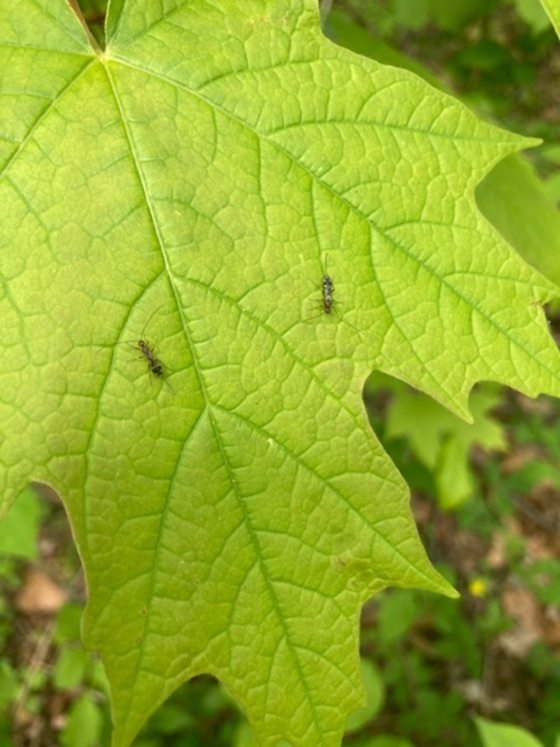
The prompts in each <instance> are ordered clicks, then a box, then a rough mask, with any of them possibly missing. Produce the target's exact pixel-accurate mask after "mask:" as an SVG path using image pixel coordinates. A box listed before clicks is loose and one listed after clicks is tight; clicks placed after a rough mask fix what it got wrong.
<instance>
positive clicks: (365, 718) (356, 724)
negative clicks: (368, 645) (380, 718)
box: [345, 659, 385, 734]
mask: <svg viewBox="0 0 560 747" xmlns="http://www.w3.org/2000/svg"><path fill="white" fill-rule="evenodd" d="M360 671H361V674H362V680H363V682H364V685H365V690H366V704H365V706H364V707H363V708H360V709H359V710H358V711H354V713H351V714H350V716H349V717H348V720H347V721H346V728H345V732H346V734H353V733H354V732H357V731H359V730H360V729H361V728H362V727H364V726H365V725H366V724H367V723H369V722H371V721H373V719H374V718H375V716H376V715H377V713H378V712H379V710H380V708H381V706H382V705H383V698H384V694H385V685H384V683H383V677H382V676H381V673H380V672H379V670H378V669H377V667H376V666H375V665H374V664H373V662H371V661H369V659H362V660H361V661H360Z"/></svg>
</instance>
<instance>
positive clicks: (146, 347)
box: [137, 339, 165, 379]
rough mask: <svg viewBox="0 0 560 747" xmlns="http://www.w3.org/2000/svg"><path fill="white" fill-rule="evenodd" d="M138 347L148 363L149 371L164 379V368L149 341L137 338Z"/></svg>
mask: <svg viewBox="0 0 560 747" xmlns="http://www.w3.org/2000/svg"><path fill="white" fill-rule="evenodd" d="M137 345H138V347H139V348H140V352H141V353H142V355H143V356H144V358H145V359H146V361H147V363H148V368H149V369H150V372H151V373H153V375H154V376H157V378H158V379H165V368H164V365H163V363H162V362H161V361H160V359H159V358H157V357H156V354H155V352H154V350H153V348H152V347H151V345H150V343H149V342H148V341H147V340H142V339H141V340H138V342H137Z"/></svg>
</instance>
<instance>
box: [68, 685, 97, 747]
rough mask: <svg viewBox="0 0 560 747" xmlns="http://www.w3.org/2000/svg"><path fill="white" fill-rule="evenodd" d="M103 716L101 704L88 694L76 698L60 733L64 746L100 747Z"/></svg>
mask: <svg viewBox="0 0 560 747" xmlns="http://www.w3.org/2000/svg"><path fill="white" fill-rule="evenodd" d="M102 729H103V717H102V714H101V712H100V708H99V706H98V705H97V704H96V703H94V702H93V701H92V700H91V698H90V697H89V696H88V695H83V696H82V697H81V698H79V700H76V701H75V702H74V703H73V705H72V708H71V709H70V715H69V717H68V722H67V723H66V726H65V728H64V730H63V732H62V734H61V735H60V744H61V745H62V747H100V738H101V733H102Z"/></svg>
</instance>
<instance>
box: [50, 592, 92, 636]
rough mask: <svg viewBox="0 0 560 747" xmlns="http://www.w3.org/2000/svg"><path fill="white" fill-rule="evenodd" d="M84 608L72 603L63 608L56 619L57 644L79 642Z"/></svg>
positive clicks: (55, 634)
mask: <svg viewBox="0 0 560 747" xmlns="http://www.w3.org/2000/svg"><path fill="white" fill-rule="evenodd" d="M83 611H84V608H83V606H82V605H80V604H74V603H72V602H70V603H69V604H65V605H64V607H62V608H61V609H60V611H59V613H58V615H57V617H56V628H55V631H54V635H53V639H54V640H55V641H56V642H57V643H66V642H67V641H79V640H80V630H81V624H82V622H81V621H82V614H83Z"/></svg>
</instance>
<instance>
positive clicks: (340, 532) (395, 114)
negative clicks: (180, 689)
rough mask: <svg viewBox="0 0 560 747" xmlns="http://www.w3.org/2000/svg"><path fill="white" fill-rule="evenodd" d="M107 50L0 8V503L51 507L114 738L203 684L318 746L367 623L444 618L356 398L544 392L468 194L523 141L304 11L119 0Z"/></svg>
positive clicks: (503, 260) (529, 320)
mask: <svg viewBox="0 0 560 747" xmlns="http://www.w3.org/2000/svg"><path fill="white" fill-rule="evenodd" d="M107 40H108V46H107V49H106V51H105V52H103V53H99V52H96V51H95V50H93V49H92V48H91V47H90V46H89V42H88V38H87V37H86V34H85V31H84V29H83V26H82V25H81V24H80V22H79V21H78V20H77V19H75V18H74V17H73V16H72V13H71V11H70V9H69V7H68V6H67V5H66V3H65V2H64V1H63V0H17V2H14V3H10V4H7V3H4V4H2V5H1V6H0V55H1V59H0V69H1V70H2V78H1V86H2V89H1V92H2V99H1V100H2V102H3V108H2V119H1V122H0V134H1V136H2V140H1V141H0V142H1V147H2V151H1V152H0V155H1V159H2V160H1V161H0V206H1V210H2V216H1V220H0V262H1V266H0V277H1V278H2V283H1V285H0V314H1V318H2V328H3V335H4V344H5V347H6V354H5V355H4V356H3V359H2V362H1V364H0V365H1V369H0V381H1V384H2V386H1V388H0V392H1V393H0V423H1V426H0V428H1V431H0V435H1V446H0V449H1V451H0V459H1V462H2V464H3V466H4V470H3V472H2V475H1V479H2V488H3V490H2V495H5V496H7V497H8V500H9V499H10V498H11V496H12V495H15V494H17V492H19V490H20V489H21V487H22V485H24V484H25V482H26V481H28V480H29V479H30V477H34V478H35V479H39V480H43V481H44V482H47V483H49V484H50V485H52V486H54V487H55V488H56V489H57V490H58V491H59V493H60V494H61V495H62V496H63V499H64V502H65V505H66V507H67V510H68V513H69V516H70V519H71V522H72V527H73V531H74V535H75V538H76V541H77V544H78V547H79V551H80V554H81V557H82V560H83V563H84V567H85V571H86V575H87V581H88V588H89V594H90V596H89V606H88V610H87V615H86V619H85V627H84V635H85V639H86V642H87V643H88V645H90V646H91V647H93V648H96V649H98V650H99V651H100V652H101V654H102V657H103V661H104V663H105V666H106V669H107V672H108V676H109V680H110V682H111V689H112V698H113V715H114V720H115V737H114V743H115V745H117V746H121V745H127V744H129V743H130V742H131V740H132V739H133V738H134V736H135V735H136V733H137V732H138V730H139V729H140V728H141V726H142V724H143V722H144V720H145V718H146V717H147V715H148V714H149V713H151V712H152V711H153V710H154V709H155V708H156V707H157V706H158V705H159V704H160V703H161V702H162V701H163V700H164V699H165V698H166V697H167V696H168V695H169V694H170V693H171V692H172V691H173V690H174V689H175V688H176V687H177V686H178V685H179V684H180V683H181V682H183V681H184V680H186V679H188V678H189V677H192V676H194V675H196V674H198V673H203V672H204V673H211V674H213V675H215V676H217V677H219V678H220V679H221V680H222V681H223V682H224V683H225V685H226V686H227V688H228V689H229V690H230V691H231V692H232V693H233V695H234V696H235V698H236V699H237V701H238V702H239V703H240V705H241V706H242V707H243V708H244V710H245V711H246V712H247V714H248V717H249V720H250V722H251V724H252V727H253V729H254V732H255V735H256V738H257V741H258V742H259V743H260V744H262V745H271V746H272V745H276V744H277V743H278V742H279V740H281V739H285V740H286V741H287V742H289V743H291V744H293V745H302V746H304V747H305V746H307V745H309V747H315V745H318V744H321V745H324V746H325V747H329V745H333V746H334V745H337V744H338V743H339V741H340V737H341V734H342V730H343V726H344V722H345V720H346V716H347V714H348V713H350V712H352V711H354V710H355V709H356V708H357V707H359V706H360V705H361V702H360V694H359V693H358V692H357V691H356V688H355V683H356V681H357V680H358V677H359V658H358V619H359V611H360V606H361V604H362V603H363V602H364V601H365V600H366V599H367V598H368V597H370V596H371V595H372V594H374V593H375V592H377V591H378V590H380V589H382V588H384V587H386V586H388V585H397V586H415V587H419V588H424V589H429V590H433V591H436V590H439V591H443V592H444V593H452V592H451V590H450V588H449V587H448V585H447V584H446V583H445V582H444V581H443V580H442V579H441V578H440V577H439V575H438V574H437V573H436V572H435V571H434V570H433V568H432V567H431V566H430V564H429V562H428V560H427V558H426V556H425V553H424V550H423V548H422V546H421V544H420V542H419V539H418V536H417V533H416V530H415V527H414V523H413V521H412V517H411V515H410V512H409V508H408V495H407V491H406V487H405V485H404V483H403V481H402V479H401V478H400V476H399V475H398V474H397V473H396V471H395V469H394V467H393V466H392V465H391V463H390V462H389V460H388V459H387V457H386V456H385V454H384V453H383V451H382V449H381V447H380V445H379V443H378V442H377V440H376V439H375V437H374V436H373V434H372V433H371V431H370V429H369V426H368V423H367V418H366V414H365V411H364V406H363V403H362V399H361V391H362V387H363V384H364V381H365V379H366V377H367V375H368V374H369V372H370V371H371V370H372V369H373V368H377V369H379V370H382V371H384V372H386V373H389V374H392V375H394V376H397V377H400V378H402V379H404V380H406V381H410V382H411V383H413V384H414V385H415V386H416V387H417V388H420V389H423V390H424V391H425V392H427V393H429V394H430V395H431V396H433V397H435V398H436V399H438V400H439V401H441V402H442V403H443V404H446V405H447V406H448V407H450V408H451V409H453V410H454V411H456V412H458V413H459V414H463V415H465V416H468V409H467V401H468V394H469V390H470V388H471V386H472V384H473V383H474V382H475V381H477V380H479V379H493V380H496V381H500V382H504V383H507V384H509V385H511V386H515V387H517V388H518V389H520V390H522V391H524V392H526V393H527V394H530V395H534V394H536V393H538V392H540V391H547V392H549V393H553V394H554V393H557V392H558V388H559V387H558V375H557V370H558V353H557V351H556V348H555V346H554V344H553V342H552V340H551V339H550V337H549V334H548V330H547V327H546V323H545V320H544V316H543V314H542V310H541V309H540V308H539V305H540V304H541V303H542V302H544V301H546V300H548V299H549V298H551V297H552V296H553V294H554V290H553V287H552V286H551V285H550V284H549V283H548V282H547V281H545V280H544V279H543V278H542V277H541V276H539V275H538V274H537V273H536V272H535V271H533V270H532V269H530V268H529V267H528V266H526V265H525V264H524V263H523V262H522V261H521V260H520V259H519V258H518V257H517V256H516V255H515V254H514V253H513V252H512V251H511V250H510V248H509V247H508V246H507V245H506V244H505V243H503V241H502V240H501V238H500V237H499V236H498V234H497V233H496V232H495V231H494V230H493V229H492V228H491V227H490V226H489V225H488V224H487V223H486V222H485V221H484V220H483V219H481V217H480V215H479V213H478V212H477V209H476V206H475V203H474V197H473V190H474V188H475V186H476V184H477V182H478V181H479V180H480V179H481V178H482V176H483V175H484V174H485V173H486V172H487V171H488V170H489V169H491V168H492V166H493V165H494V164H495V163H497V162H498V161H499V160H500V159H501V158H502V157H504V156H506V155H507V154H510V153H512V152H515V151H516V150H519V149H520V148H521V147H523V146H524V145H527V144H530V142H529V141H524V140H522V139H520V138H518V137H516V136H514V135H511V134H509V133H505V132H502V131H500V130H497V129H496V128H494V127H491V126H489V125H487V124H484V123H482V122H480V121H479V120H477V119H476V118H475V117H474V116H473V115H472V114H471V113H470V112H469V111H468V110H467V109H466V108H465V107H463V106H462V105H460V104H458V103H457V102H456V101H454V100H453V99H451V98H450V97H448V96H445V95H443V94H441V93H439V92H436V91H435V90H433V89H432V88H430V87H429V86H427V85H426V84H424V83H423V82H422V81H420V80H419V79H418V78H416V77H415V76H411V75H410V74H409V73H406V72H404V71H400V70H396V69H394V68H388V67H384V66H382V65H379V64H376V63H374V62H372V61H369V60H365V59H362V58H360V57H358V56H356V55H353V54H351V53H349V52H347V51H345V50H342V49H339V48H338V47H336V46H334V45H333V44H332V43H330V42H328V41H327V40H326V39H324V38H323V36H322V35H321V33H320V30H319V22H318V12H317V8H316V4H315V2H313V1H312V0H301V1H300V2H298V1H297V0H296V2H294V1H293V0H290V2H288V1H287V0H269V2H266V3H265V2H262V0H243V2H241V0H239V1H236V2H231V3H229V4H228V6H227V9H226V8H225V7H224V6H223V4H221V3H219V4H218V3H213V2H203V0H191V1H190V2H186V1H184V0H169V1H168V2H166V3H160V2H157V1H156V0H136V1H135V2H124V0H117V2H113V3H112V5H111V7H110V15H109V18H108V24H107ZM327 272H328V274H329V275H330V276H332V278H333V280H334V284H335V302H336V303H335V308H334V312H333V313H325V310H324V308H323V307H322V305H321V290H320V286H321V283H322V279H323V276H324V275H325V274H326V273H327ZM138 340H143V341H144V345H143V350H144V353H146V354H145V355H142V351H141V350H140V349H139V347H138ZM150 368H151V369H152V374H150ZM164 373H165V378H164V376H163V374H164Z"/></svg>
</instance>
